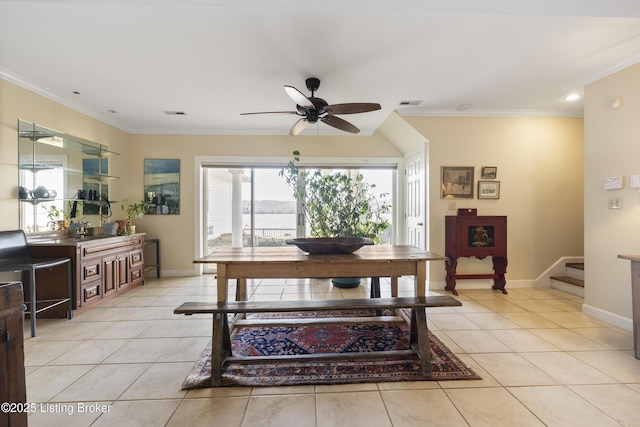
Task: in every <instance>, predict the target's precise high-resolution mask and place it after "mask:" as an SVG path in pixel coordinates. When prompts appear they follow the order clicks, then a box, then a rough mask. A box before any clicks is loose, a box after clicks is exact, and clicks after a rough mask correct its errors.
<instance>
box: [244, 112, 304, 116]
mask: <svg viewBox="0 0 640 427" xmlns="http://www.w3.org/2000/svg"><path fill="white" fill-rule="evenodd" d="M252 114H298V112H297V111H260V112H257V113H240V115H241V116H250V115H252Z"/></svg>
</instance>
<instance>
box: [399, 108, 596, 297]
mask: <svg viewBox="0 0 640 427" xmlns="http://www.w3.org/2000/svg"><path fill="white" fill-rule="evenodd" d="M405 119H406V120H407V122H408V123H409V124H411V125H412V126H413V127H415V128H416V129H417V130H418V131H419V132H420V133H422V135H424V136H425V138H426V139H427V140H428V141H429V142H428V144H427V145H428V150H429V168H430V169H429V173H428V177H429V193H430V194H429V202H430V214H429V215H430V223H429V232H430V238H429V241H430V249H431V250H432V251H434V252H437V253H444V217H445V216H446V215H455V214H456V211H455V210H450V209H449V208H450V204H451V203H455V205H456V208H477V209H478V215H506V216H507V221H508V227H507V228H508V242H507V245H508V248H507V252H508V259H509V265H508V267H507V286H509V283H511V284H512V286H513V285H516V284H517V282H519V281H524V282H526V283H521V284H526V285H531V281H532V280H534V279H536V278H537V277H538V276H539V275H541V274H542V273H543V272H544V271H545V270H546V269H547V268H549V267H550V266H551V265H552V264H553V263H554V262H556V261H557V260H558V259H559V258H560V257H562V256H580V255H582V254H583V242H582V232H583V167H582V162H583V146H582V142H583V121H582V119H579V118H490V117H405ZM441 166H473V167H474V168H475V178H476V181H477V180H478V179H479V178H480V168H481V167H482V166H497V168H498V176H497V179H496V180H497V181H500V199H499V200H479V199H477V198H474V199H456V200H450V199H441V198H440V193H439V191H440V173H441V169H440V168H441ZM474 193H477V186H476V188H475V189H474ZM476 197H477V194H476ZM458 271H459V272H461V273H465V272H468V273H473V272H490V271H491V263H490V259H485V260H482V261H480V260H476V259H475V258H471V259H462V260H461V261H460V263H459V264H458ZM431 280H432V281H443V280H444V272H443V271H438V270H437V269H432V271H431ZM465 283H468V282H466V281H464V282H463V281H461V282H460V286H461V287H462V286H464V285H465ZM468 285H469V286H472V284H471V283H469V284H468Z"/></svg>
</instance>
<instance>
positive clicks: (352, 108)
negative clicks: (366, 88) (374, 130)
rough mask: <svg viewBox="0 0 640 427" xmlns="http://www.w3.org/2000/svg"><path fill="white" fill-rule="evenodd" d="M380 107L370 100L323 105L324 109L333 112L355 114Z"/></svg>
mask: <svg viewBox="0 0 640 427" xmlns="http://www.w3.org/2000/svg"><path fill="white" fill-rule="evenodd" d="M380 108H381V107H380V104H375V103H372V102H350V103H346V104H333V105H328V106H327V107H325V110H331V112H332V113H333V114H357V113H367V112H369V111H376V110H379V109H380Z"/></svg>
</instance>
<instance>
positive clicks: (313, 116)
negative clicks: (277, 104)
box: [241, 77, 380, 136]
mask: <svg viewBox="0 0 640 427" xmlns="http://www.w3.org/2000/svg"><path fill="white" fill-rule="evenodd" d="M305 82H306V84H307V89H309V91H311V96H310V97H307V96H306V95H305V94H303V93H302V92H300V91H299V90H298V89H296V88H295V87H293V86H288V85H285V87H284V90H285V92H287V95H289V97H290V98H291V99H292V100H293V101H294V102H295V103H296V111H263V112H258V113H241V115H243V116H246V115H251V114H297V115H298V116H302V118H301V119H299V120H298V121H297V122H296V123H295V124H294V125H293V126H292V127H291V130H290V131H289V135H291V136H296V135H298V134H299V133H300V132H302V131H303V130H304V128H305V127H307V125H308V124H309V123H317V122H318V120H320V121H321V122H323V123H326V124H328V125H329V126H332V127H334V128H336V129H340V130H343V131H345V132H350V133H358V132H360V129H358V128H357V127H355V126H354V125H353V124H351V123H349V122H348V121H346V120H344V119H341V118H340V117H337V116H335V114H357V113H366V112H369V111H375V110H379V109H380V104H375V103H370V102H350V103H346V104H331V105H330V104H328V103H327V101H325V100H324V99H322V98H316V97H315V92H316V90H318V88H319V87H320V79H317V78H315V77H310V78H308V79H307V80H306V81H305Z"/></svg>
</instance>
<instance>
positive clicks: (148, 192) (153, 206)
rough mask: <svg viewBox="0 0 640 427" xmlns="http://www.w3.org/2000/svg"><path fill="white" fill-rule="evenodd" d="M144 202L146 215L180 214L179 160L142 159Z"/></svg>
mask: <svg viewBox="0 0 640 427" xmlns="http://www.w3.org/2000/svg"><path fill="white" fill-rule="evenodd" d="M144 201H145V202H148V203H149V207H148V208H147V214H148V215H177V214H179V213H180V160H179V159H144Z"/></svg>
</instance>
